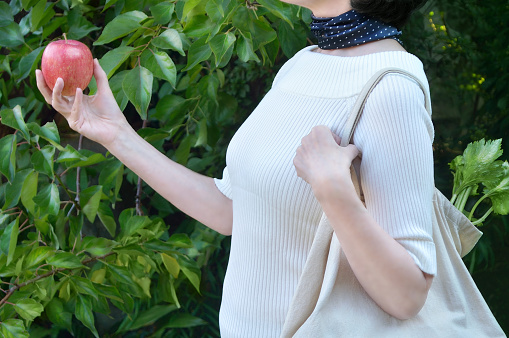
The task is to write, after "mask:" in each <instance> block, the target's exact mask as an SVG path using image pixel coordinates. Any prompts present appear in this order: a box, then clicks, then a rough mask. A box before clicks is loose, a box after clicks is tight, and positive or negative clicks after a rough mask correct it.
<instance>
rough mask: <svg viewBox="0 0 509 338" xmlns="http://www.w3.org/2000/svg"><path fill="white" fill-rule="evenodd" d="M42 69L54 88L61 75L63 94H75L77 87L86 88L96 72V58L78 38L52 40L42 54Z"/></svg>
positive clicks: (49, 84) (45, 78)
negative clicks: (94, 58)
mask: <svg viewBox="0 0 509 338" xmlns="http://www.w3.org/2000/svg"><path fill="white" fill-rule="evenodd" d="M41 70H42V75H43V76H44V80H45V81H46V84H47V85H48V87H50V88H51V90H53V87H55V82H56V81H57V79H58V78H59V77H61V78H62V79H63V80H64V89H63V90H62V95H65V96H73V95H75V93H76V88H81V89H84V88H86V87H87V86H88V84H89V83H90V80H91V79H92V74H93V73H94V60H93V58H92V53H91V52H90V49H88V47H87V46H86V45H85V44H83V43H81V42H79V41H76V40H58V41H53V42H51V43H50V44H49V45H48V46H47V47H46V49H45V50H44V53H43V54H42V61H41Z"/></svg>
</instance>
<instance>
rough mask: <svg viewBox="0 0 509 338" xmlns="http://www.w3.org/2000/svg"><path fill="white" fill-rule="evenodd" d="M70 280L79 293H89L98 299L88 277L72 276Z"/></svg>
mask: <svg viewBox="0 0 509 338" xmlns="http://www.w3.org/2000/svg"><path fill="white" fill-rule="evenodd" d="M71 282H72V283H73V284H74V286H75V287H76V291H78V292H79V293H81V294H85V295H89V296H91V297H93V298H94V299H95V300H97V299H98V297H97V295H98V292H97V290H96V289H95V287H94V285H93V284H92V282H91V281H89V280H88V279H85V278H82V277H79V276H73V277H72V278H71Z"/></svg>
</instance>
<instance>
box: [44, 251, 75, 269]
mask: <svg viewBox="0 0 509 338" xmlns="http://www.w3.org/2000/svg"><path fill="white" fill-rule="evenodd" d="M46 262H47V263H48V264H49V265H51V266H54V267H56V268H66V269H76V268H83V267H84V265H83V264H81V261H80V259H79V258H78V257H77V256H76V255H73V254H72V253H70V252H59V253H57V254H55V255H54V256H51V257H48V258H47V259H46Z"/></svg>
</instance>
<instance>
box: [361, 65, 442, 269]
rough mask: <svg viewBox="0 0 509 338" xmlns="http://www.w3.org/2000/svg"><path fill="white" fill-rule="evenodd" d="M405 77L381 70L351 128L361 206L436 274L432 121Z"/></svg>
mask: <svg viewBox="0 0 509 338" xmlns="http://www.w3.org/2000/svg"><path fill="white" fill-rule="evenodd" d="M424 100H425V97H424V94H423V92H422V90H421V89H420V87H419V86H418V85H417V84H416V83H415V82H414V81H413V80H411V79H409V78H407V77H404V76H401V75H387V76H385V77H384V79H382V81H381V82H380V83H379V84H378V85H377V87H375V89H374V90H373V92H372V93H371V95H370V96H369V98H368V100H367V102H366V107H365V109H364V113H363V115H362V116H361V119H360V120H359V124H358V126H357V130H356V131H355V134H354V144H356V146H357V147H358V148H359V150H360V151H361V153H362V162H361V184H362V188H363V191H364V197H365V201H366V208H367V209H368V211H369V212H370V214H371V215H372V216H373V217H374V218H375V219H376V221H377V222H378V224H379V225H380V226H381V227H382V228H383V229H384V230H385V231H386V232H387V233H388V234H389V235H391V236H392V237H393V238H394V239H396V240H397V241H398V242H399V243H400V244H401V245H402V246H403V247H404V248H405V249H406V250H407V252H408V253H409V254H410V256H411V257H412V258H413V259H414V261H415V263H416V264H417V266H418V267H419V268H420V269H421V270H422V271H424V272H426V273H428V274H431V275H434V274H436V253H435V245H434V243H433V237H432V212H433V211H432V210H433V209H432V208H433V205H432V203H433V202H432V199H433V192H434V178H433V150H432V142H433V136H434V134H433V124H432V122H431V116H430V115H429V114H428V112H427V111H426V109H425V105H424Z"/></svg>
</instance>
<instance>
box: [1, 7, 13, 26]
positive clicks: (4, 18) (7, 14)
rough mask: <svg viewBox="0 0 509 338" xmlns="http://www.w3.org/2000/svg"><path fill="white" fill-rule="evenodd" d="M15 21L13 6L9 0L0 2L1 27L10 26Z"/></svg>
mask: <svg viewBox="0 0 509 338" xmlns="http://www.w3.org/2000/svg"><path fill="white" fill-rule="evenodd" d="M12 22H14V17H13V15H12V11H11V7H10V6H9V5H8V4H7V2H0V27H5V26H9V24H11V23H12Z"/></svg>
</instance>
